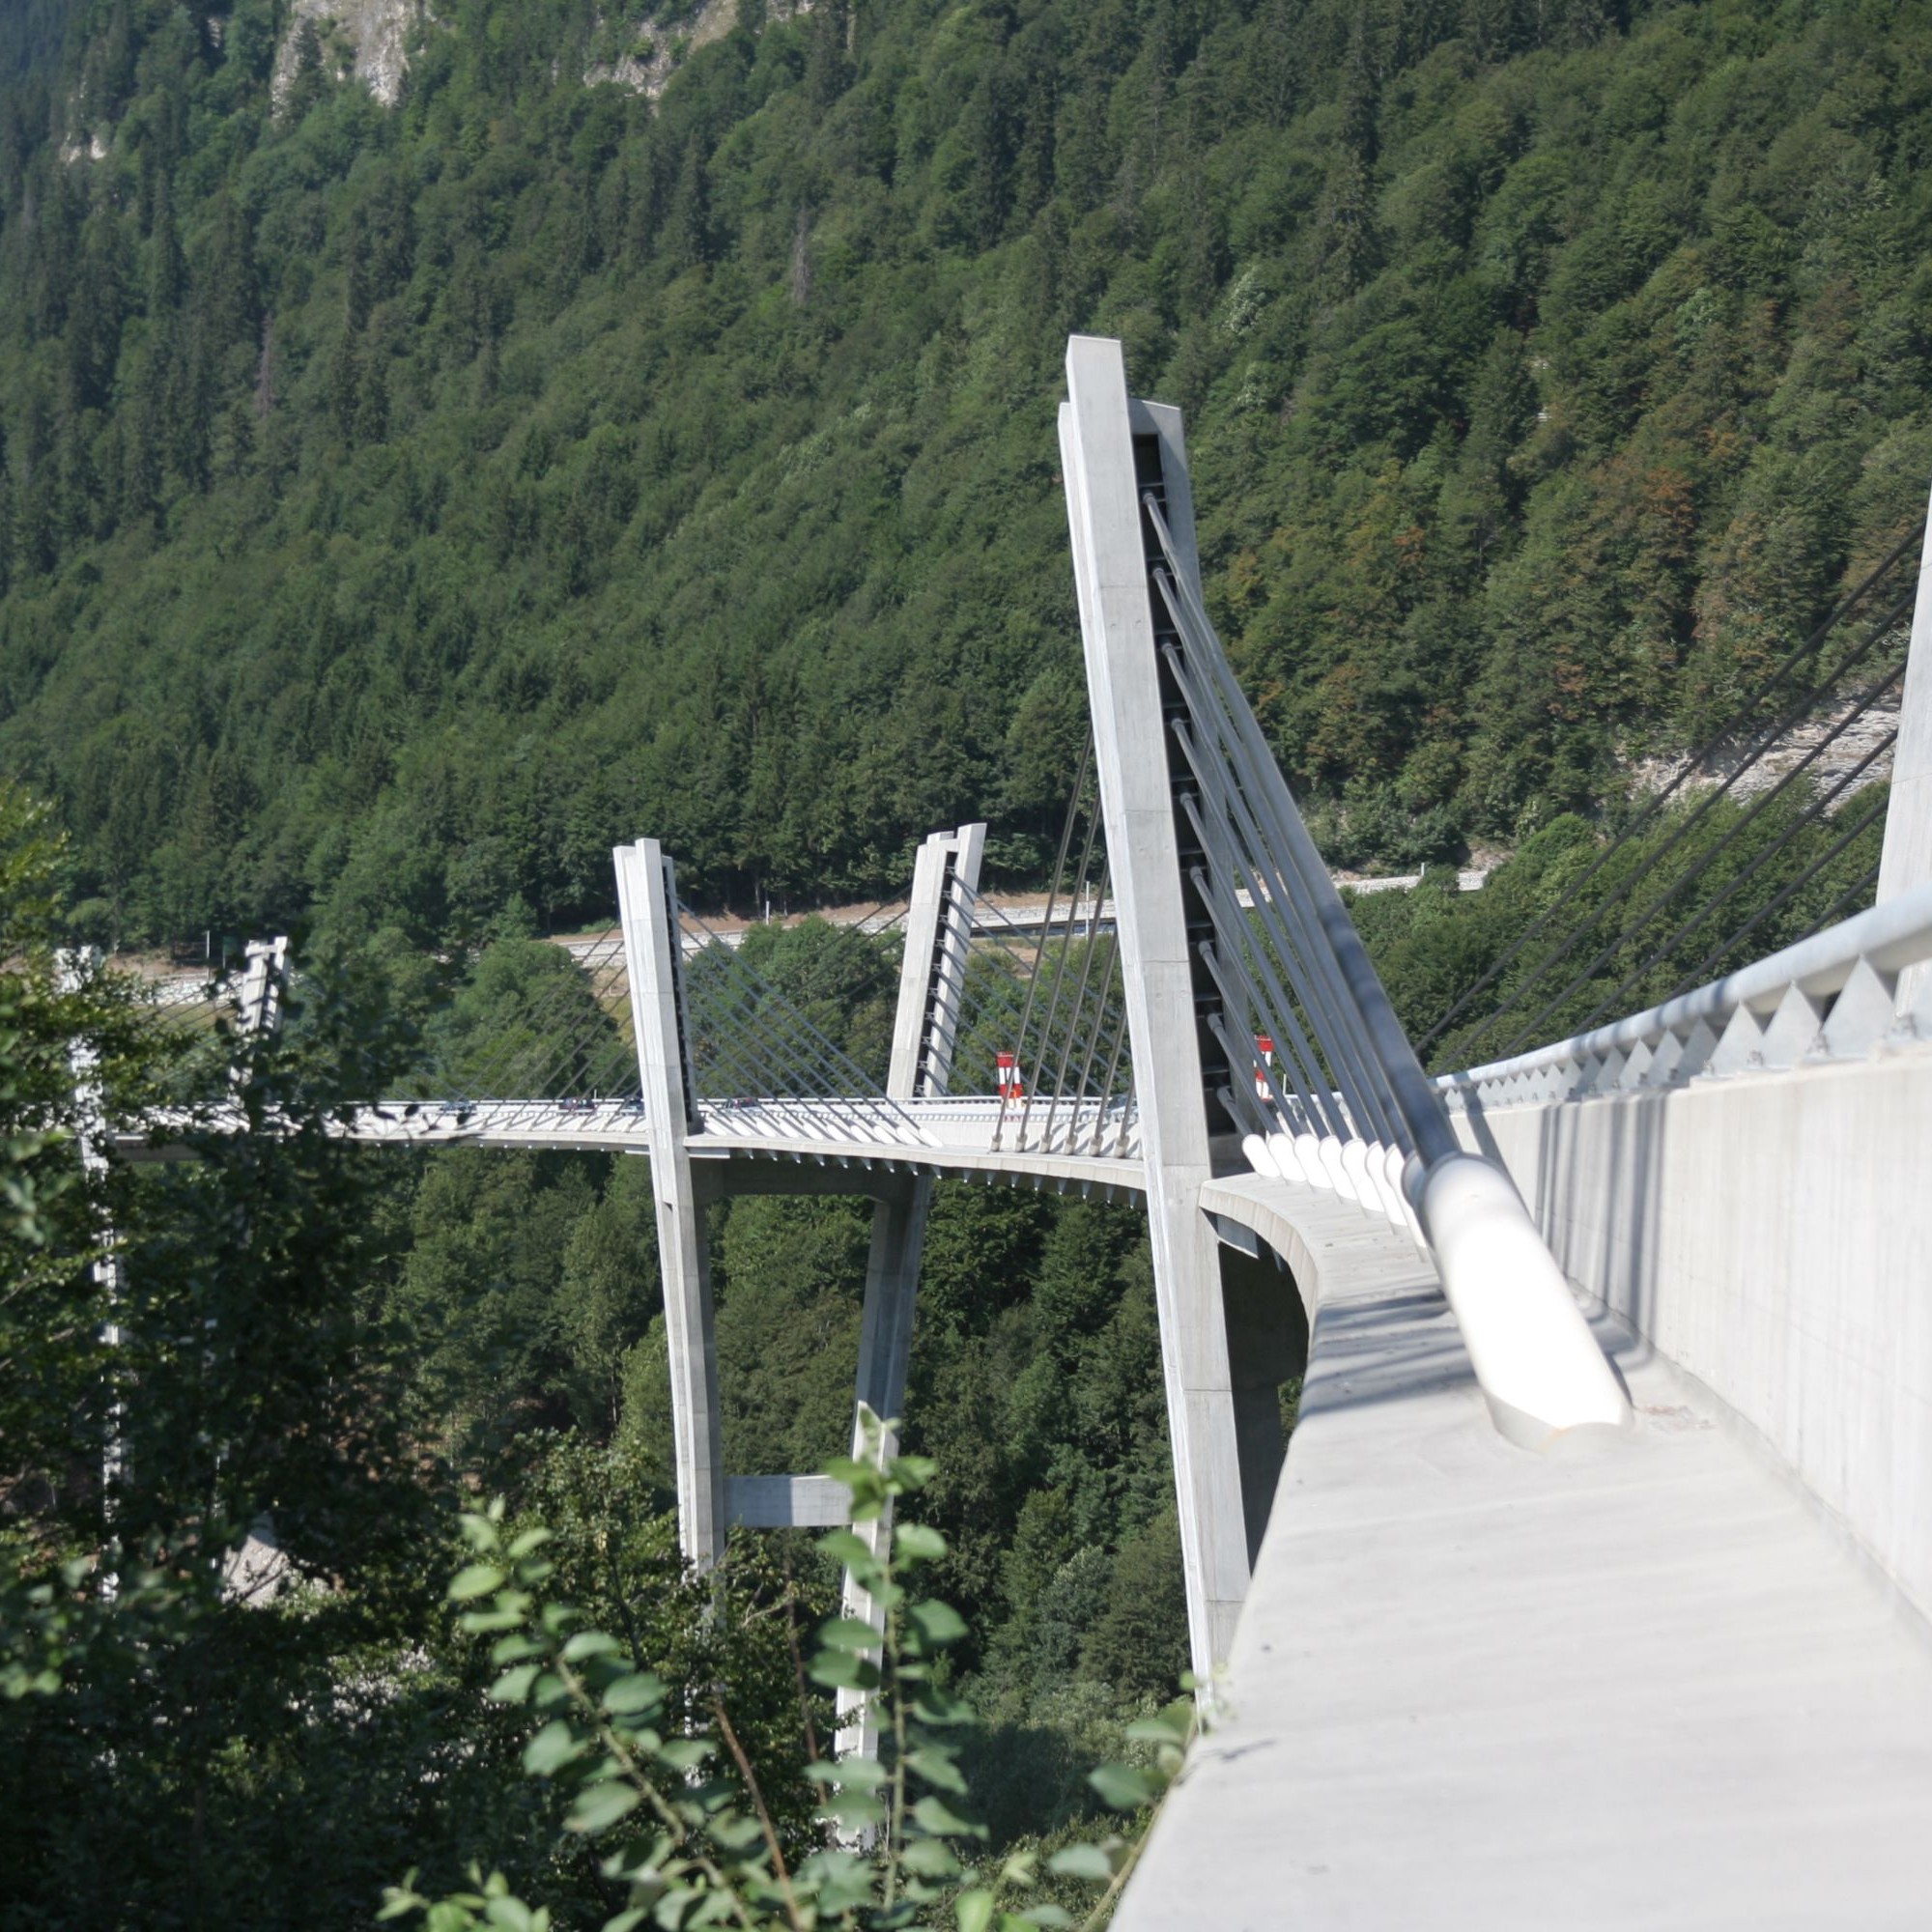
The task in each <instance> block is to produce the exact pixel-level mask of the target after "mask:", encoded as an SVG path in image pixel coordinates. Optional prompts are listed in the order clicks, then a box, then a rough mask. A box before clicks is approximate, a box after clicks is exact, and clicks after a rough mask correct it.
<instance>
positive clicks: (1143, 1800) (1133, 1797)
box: [1087, 1764, 1154, 1811]
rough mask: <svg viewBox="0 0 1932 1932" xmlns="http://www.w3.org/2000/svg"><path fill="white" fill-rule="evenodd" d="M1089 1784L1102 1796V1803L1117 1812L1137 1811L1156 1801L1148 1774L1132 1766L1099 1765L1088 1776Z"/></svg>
mask: <svg viewBox="0 0 1932 1932" xmlns="http://www.w3.org/2000/svg"><path fill="white" fill-rule="evenodd" d="M1087 1782H1088V1783H1089V1784H1091V1785H1092V1786H1093V1787H1094V1790H1095V1791H1097V1792H1098V1793H1099V1794H1100V1802H1101V1803H1102V1804H1110V1805H1112V1806H1113V1808H1114V1809H1115V1810H1116V1811H1137V1810H1139V1809H1140V1807H1141V1806H1142V1805H1143V1804H1152V1803H1153V1800H1154V1789H1153V1786H1152V1784H1151V1783H1150V1782H1149V1780H1148V1776H1147V1774H1146V1772H1144V1771H1136V1770H1135V1769H1134V1767H1133V1766H1132V1765H1130V1764H1103V1765H1097V1766H1095V1768H1094V1770H1092V1771H1090V1772H1089V1773H1088V1774H1087Z"/></svg>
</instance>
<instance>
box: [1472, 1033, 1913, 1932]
mask: <svg viewBox="0 0 1932 1932" xmlns="http://www.w3.org/2000/svg"><path fill="white" fill-rule="evenodd" d="M1457 1128H1458V1131H1459V1132H1460V1133H1462V1134H1463V1137H1464V1138H1465V1140H1466V1141H1467V1142H1468V1144H1469V1145H1471V1146H1481V1147H1484V1148H1486V1149H1488V1150H1491V1151H1494V1152H1496V1153H1498V1154H1500V1156H1501V1157H1502V1159H1503V1160H1504V1162H1505V1163H1506V1164H1507V1166H1508V1167H1509V1169H1510V1172H1511V1173H1512V1174H1513V1175H1514V1176H1515V1178H1516V1181H1517V1184H1518V1186H1519V1187H1520V1189H1521V1191H1522V1195H1523V1198H1524V1200H1525V1201H1527V1202H1528V1203H1529V1205H1530V1208H1531V1210H1532V1212H1533V1213H1534V1214H1535V1216H1536V1218H1537V1222H1538V1225H1539V1226H1540V1227H1541V1228H1542V1229H1543V1231H1544V1234H1545V1236H1547V1238H1548V1241H1549V1245H1550V1248H1551V1251H1552V1252H1553V1253H1554V1254H1555V1256H1556V1258H1557V1261H1558V1262H1559V1264H1561V1265H1562V1267H1563V1269H1564V1272H1565V1273H1566V1274H1567V1275H1568V1276H1569V1277H1570V1279H1571V1280H1572V1281H1573V1282H1576V1283H1577V1285H1578V1286H1579V1287H1581V1288H1583V1289H1584V1290H1586V1291H1587V1292H1588V1293H1590V1294H1591V1295H1593V1296H1595V1297H1596V1298H1597V1299H1599V1300H1601V1301H1602V1302H1604V1303H1605V1305H1606V1306H1607V1307H1608V1308H1609V1309H1611V1310H1612V1311H1613V1312H1614V1313H1615V1314H1617V1315H1618V1316H1620V1317H1622V1318H1623V1319H1624V1320H1626V1321H1629V1322H1630V1323H1631V1325H1632V1326H1633V1327H1634V1328H1635V1329H1636V1330H1637V1331H1638V1332H1639V1333H1641V1334H1643V1335H1645V1336H1647V1337H1648V1338H1649V1339H1650V1340H1651V1341H1652V1342H1654V1343H1655V1344H1656V1346H1657V1347H1658V1349H1659V1350H1662V1352H1663V1353H1664V1354H1665V1355H1667V1356H1669V1357H1670V1359H1671V1360H1673V1361H1675V1362H1677V1363H1678V1364H1680V1365H1681V1366H1682V1367H1683V1368H1685V1369H1687V1370H1688V1371H1690V1373H1691V1374H1692V1375H1694V1376H1696V1377H1697V1378H1699V1380H1700V1381H1702V1382H1704V1383H1705V1384H1707V1385H1708V1386H1709V1387H1710V1389H1711V1390H1712V1391H1713V1392H1714V1393H1715V1394H1716V1395H1717V1396H1719V1398H1720V1399H1721V1400H1722V1401H1723V1402H1725V1403H1726V1404H1728V1405H1729V1406H1731V1407H1732V1408H1733V1409H1735V1410H1736V1411H1737V1412H1738V1414H1739V1415H1740V1416H1741V1417H1742V1418H1743V1419H1744V1420H1745V1421H1746V1422H1747V1424H1748V1425H1749V1426H1750V1427H1751V1428H1752V1429H1754V1430H1756V1431H1757V1432H1759V1433H1760V1434H1761V1435H1762V1436H1763V1437H1764V1439H1765V1441H1766V1442H1767V1444H1768V1445H1769V1446H1770V1447H1771V1448H1772V1449H1773V1450H1774V1451H1775V1452H1776V1454H1777V1455H1778V1456H1779V1457H1780V1458H1782V1459H1783V1460H1784V1461H1785V1462H1786V1463H1789V1464H1790V1465H1791V1467H1792V1468H1793V1469H1794V1470H1795V1471H1796V1473H1797V1474H1798V1475H1799V1477H1801V1478H1802V1480H1803V1481H1804V1484H1805V1485H1806V1487H1807V1488H1808V1489H1810V1490H1811V1491H1812V1492H1814V1493H1815V1494H1816V1495H1817V1497H1818V1498H1819V1499H1820V1501H1821V1502H1823V1503H1824V1504H1825V1505H1826V1506H1827V1507H1828V1508H1829V1509H1830V1510H1832V1511H1833V1512H1834V1513H1835V1514H1836V1515H1837V1516H1838V1517H1839V1518H1841V1519H1842V1520H1844V1522H1845V1523H1846V1524H1847V1525H1848V1526H1849V1528H1850V1530H1851V1531H1852V1532H1853V1534H1854V1535H1855V1536H1856V1537H1857V1538H1858V1539H1859V1541H1860V1542H1861V1543H1862V1544H1863V1545H1864V1546H1865V1548H1867V1549H1868V1550H1869V1551H1870V1552H1871V1553H1872V1555H1873V1556H1874V1557H1875V1558H1876V1560H1877V1561H1878V1563H1879V1564H1880V1565H1881V1566H1882V1567H1883V1568H1884V1569H1885V1571H1886V1572H1887V1573H1888V1574H1889V1576H1890V1577H1892V1578H1893V1579H1894V1580H1895V1582H1896V1584H1897V1586H1898V1588H1899V1589H1900V1590H1901V1591H1902V1592H1903V1593H1904V1594H1905V1596H1906V1597H1907V1598H1908V1599H1909V1600H1910V1601H1911V1602H1912V1603H1913V1604H1915V1605H1917V1606H1918V1609H1919V1610H1920V1611H1922V1612H1925V1613H1927V1614H1928V1615H1932V1045H1927V1044H1923V1043H1920V1044H1915V1045H1909V1046H1904V1047H1901V1048H1899V1049H1897V1050H1895V1051H1891V1052H1881V1053H1880V1054H1878V1055H1877V1056H1875V1057H1873V1058H1870V1059H1867V1060H1863V1061H1854V1062H1834V1063H1830V1064H1825V1065H1801V1066H1797V1067H1794V1068H1792V1069H1790V1070H1789V1071H1786V1072H1781V1073H1760V1074H1755V1075H1749V1074H1746V1075H1740V1076H1738V1077H1735V1078H1731V1079H1705V1080H1699V1081H1696V1082H1694V1083H1692V1084H1691V1085H1690V1086H1688V1087H1684V1088H1680V1089H1676V1090H1668V1089H1666V1090H1662V1091H1644V1090H1637V1091H1634V1092H1631V1093H1627V1094H1610V1095H1605V1096H1603V1097H1601V1098H1596V1099H1589V1100H1577V1101H1569V1102H1560V1103H1557V1104H1554V1105H1548V1106H1539V1107H1511V1108H1491V1109H1489V1110H1487V1111H1485V1112H1483V1113H1481V1114H1480V1115H1479V1116H1477V1117H1475V1118H1473V1119H1459V1120H1458V1122H1457ZM1928 1822H1932V1821H1928ZM1927 1923H1928V1924H1932V1917H1928V1919H1927Z"/></svg>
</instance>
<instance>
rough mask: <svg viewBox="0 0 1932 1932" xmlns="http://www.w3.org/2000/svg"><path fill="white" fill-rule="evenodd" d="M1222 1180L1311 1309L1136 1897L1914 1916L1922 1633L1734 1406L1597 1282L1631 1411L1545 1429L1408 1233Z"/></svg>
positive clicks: (1420, 1912)
mask: <svg viewBox="0 0 1932 1932" xmlns="http://www.w3.org/2000/svg"><path fill="white" fill-rule="evenodd" d="M1204 1205H1206V1206H1208V1207H1210V1208H1213V1209H1214V1210H1215V1211H1216V1212H1217V1213H1218V1214H1219V1216H1220V1217H1221V1218H1222V1219H1223V1220H1224V1221H1227V1220H1236V1221H1239V1222H1241V1223H1243V1224H1244V1225H1246V1226H1249V1227H1252V1228H1254V1229H1255V1230H1256V1231H1257V1232H1258V1233H1260V1234H1261V1235H1262V1236H1263V1237H1264V1238H1265V1239H1267V1240H1268V1241H1270V1242H1271V1243H1272V1244H1274V1245H1275V1246H1276V1247H1277V1249H1278V1251H1279V1252H1281V1253H1282V1254H1283V1255H1284V1256H1286V1257H1287V1258H1288V1259H1289V1260H1290V1261H1291V1263H1292V1264H1293V1266H1294V1268H1295V1271H1296V1274H1297V1277H1298V1278H1299V1279H1300V1281H1301V1283H1302V1286H1303V1289H1304V1292H1305V1293H1309V1294H1310V1295H1311V1297H1312V1298H1313V1299H1315V1301H1316V1302H1317V1314H1316V1319H1315V1326H1314V1335H1313V1342H1312V1348H1311V1354H1310V1361H1309V1367H1308V1374H1307V1380H1306V1385H1305V1390H1304V1395H1303V1400H1302V1406H1301V1412H1300V1421H1299V1423H1298V1425H1297V1428H1296V1430H1295V1435H1294V1438H1293V1445H1292V1448H1291V1451H1290V1455H1289V1459H1288V1463H1287V1466H1286V1469H1285V1472H1284V1475H1283V1479H1282V1484H1281V1487H1280V1489H1279V1491H1278V1492H1277V1495H1276V1499H1275V1506H1274V1510H1273V1514H1272V1518H1271V1520H1270V1521H1269V1525H1268V1529H1267V1534H1266V1537H1265V1540H1264V1544H1263V1547H1262V1551H1261V1555H1260V1558H1259V1562H1258V1564H1257V1568H1256V1574H1255V1580H1254V1586H1253V1589H1252V1591H1251V1593H1250V1596H1249V1600H1248V1605H1247V1608H1246V1610H1245V1611H1244V1613H1243V1617H1242V1621H1241V1624H1240V1628H1239V1631H1238V1634H1237V1635H1236V1640H1235V1644H1234V1647H1233V1652H1232V1656H1231V1659H1230V1663H1229V1668H1228V1672H1227V1675H1226V1679H1225V1683H1224V1685H1223V1687H1222V1691H1221V1704H1222V1712H1221V1715H1220V1717H1219V1718H1218V1719H1217V1720H1216V1721H1215V1723H1214V1726H1213V1728H1212V1730H1211V1731H1210V1732H1209V1734H1208V1737H1207V1738H1206V1740H1205V1741H1204V1742H1203V1743H1202V1744H1201V1745H1199V1746H1197V1747H1196V1749H1195V1752H1194V1754H1193V1757H1192V1761H1191V1766H1190V1770H1189V1773H1188V1775H1187V1776H1186V1777H1185V1778H1184V1780H1183V1781H1182V1782H1181V1783H1180V1785H1179V1787H1178V1788H1177V1789H1176V1791H1175V1792H1174V1793H1173V1794H1172V1796H1171V1798H1170V1800H1169V1804H1168V1808H1167V1810H1166V1811H1165V1812H1164V1814H1163V1815H1162V1817H1161V1820H1160V1822H1159V1824H1158V1827H1157V1828H1156V1830H1155V1833H1154V1834H1153V1837H1152V1840H1151V1844H1150V1846H1149V1848H1148V1851H1147V1853H1146V1855H1145V1858H1144V1860H1143V1862H1142V1865H1141V1868H1140V1870H1139V1871H1138V1873H1137V1874H1136V1878H1135V1882H1134V1884H1133V1885H1132V1887H1131V1888H1129V1889H1128V1892H1127V1895H1126V1899H1125V1902H1124V1904H1123V1906H1122V1911H1121V1913H1120V1916H1119V1918H1117V1919H1116V1921H1115V1922H1116V1924H1117V1926H1118V1927H1120V1928H1122V1932H1153V1928H1157V1927H1158V1928H1166V1927H1170V1926H1175V1925H1183V1924H1186V1925H1194V1924H1198V1925H1210V1924H1211V1925H1216V1926H1227V1927H1253V1928H1262V1927H1270V1926H1276V1925H1320V1926H1378V1927H1379V1926H1391V1927H1393V1926H1422V1925H1427V1926H1431V1927H1459V1926H1465V1925H1466V1926H1471V1927H1474V1926H1483V1927H1486V1928H1489V1927H1497V1926H1512V1927H1515V1926H1520V1927H1525V1928H1528V1927H1537V1928H1543V1927H1552V1926H1562V1927H1565V1928H1574V1927H1593V1926H1599V1925H1601V1926H1605V1927H1610V1926H1616V1927H1619V1928H1624V1927H1629V1926H1631V1925H1662V1924H1669V1925H1680V1926H1693V1925H1694V1926H1737V1927H1740V1928H1742V1927H1750V1928H1753V1932H1763V1928H1766V1927H1771V1926H1807V1927H1808V1926H1818V1925H1826V1924H1832V1925H1859V1926H1862V1927H1874V1926H1899V1927H1904V1926H1907V1925H1910V1926H1915V1927H1917V1926H1922V1925H1923V1924H1924V1923H1925V1916H1924V1913H1925V1874H1924V1854H1923V1833H1924V1827H1925V1824H1926V1821H1927V1820H1928V1819H1932V1644H1928V1643H1927V1642H1926V1640H1925V1633H1924V1628H1923V1626H1922V1624H1920V1623H1919V1622H1918V1619H1917V1617H1916V1615H1915V1613H1913V1612H1912V1611H1910V1610H1909V1609H1906V1608H1902V1607H1900V1606H1899V1605H1898V1603H1897V1598H1896V1593H1895V1592H1889V1591H1888V1589H1887V1588H1886V1587H1885V1585H1884V1582H1883V1579H1882V1578H1881V1577H1879V1575H1878V1573H1877V1571H1876V1568H1875V1566H1873V1565H1871V1564H1870V1563H1869V1561H1868V1560H1867V1559H1865V1558H1863V1557H1861V1556H1860V1555H1858V1554H1857V1553H1855V1550H1854V1548H1853V1545H1852V1540H1851V1538H1850V1537H1849V1536H1848V1535H1847V1534H1845V1533H1844V1532H1843V1530H1842V1529H1840V1528H1838V1527H1837V1526H1836V1525H1835V1523H1834V1521H1833V1520H1832V1519H1829V1518H1828V1517H1827V1515H1826V1513H1825V1512H1824V1511H1823V1510H1822V1509H1821V1508H1820V1507H1819V1505H1818V1504H1817V1503H1816V1501H1815V1500H1814V1499H1812V1498H1811V1497H1810V1496H1809V1495H1808V1494H1807V1492H1805V1491H1804V1489H1803V1488H1802V1487H1801V1486H1800V1485H1799V1484H1798V1483H1797V1482H1796V1481H1795V1480H1794V1479H1793V1478H1792V1477H1791V1476H1790V1475H1789V1474H1788V1473H1787V1472H1786V1471H1785V1469H1784V1467H1783V1465H1782V1464H1781V1463H1778V1462H1777V1461H1776V1459H1775V1458H1773V1457H1772V1456H1771V1455H1770V1454H1769V1453H1768V1451H1767V1450H1765V1448H1764V1447H1763V1446H1762V1444H1761V1442H1760V1441H1759V1439H1758V1438H1757V1437H1756V1436H1755V1435H1753V1434H1752V1433H1751V1432H1749V1431H1747V1429H1746V1428H1745V1427H1744V1426H1743V1425H1742V1424H1741V1423H1740V1422H1739V1420H1738V1419H1737V1418H1736V1417H1735V1416H1734V1414H1733V1413H1732V1411H1731V1410H1730V1409H1729V1408H1728V1407H1727V1406H1725V1405H1724V1404H1723V1403H1722V1402H1720V1401H1719V1399H1718V1398H1717V1397H1715V1396H1714V1395H1713V1394H1712V1393H1711V1392H1710V1390H1709V1389H1707V1388H1705V1387H1704V1386H1703V1385H1702V1384H1701V1383H1699V1382H1697V1381H1695V1380H1694V1379H1693V1378H1690V1377H1689V1376H1687V1375H1685V1374H1683V1373H1682V1372H1680V1371H1679V1370H1677V1369H1675V1368H1674V1367H1673V1366H1672V1365H1671V1364H1670V1363H1668V1362H1667V1361H1666V1360H1664V1359H1663V1358H1662V1356H1661V1355H1659V1354H1658V1353H1657V1352H1656V1351H1655V1350H1654V1349H1652V1348H1651V1347H1650V1345H1649V1344H1647V1343H1645V1342H1642V1341H1641V1340H1639V1339H1638V1338H1636V1337H1635V1336H1634V1333H1633V1332H1632V1331H1631V1330H1629V1329H1628V1328H1625V1327H1623V1326H1622V1325H1620V1324H1619V1323H1616V1322H1615V1321H1612V1320H1610V1319H1609V1318H1607V1317H1604V1316H1600V1317H1599V1318H1598V1320H1597V1321H1596V1324H1595V1325H1596V1328H1597V1332H1598V1335H1599V1339H1600V1340H1601V1341H1602V1342H1603V1344H1604V1346H1605V1350H1607V1351H1608V1353H1609V1354H1610V1355H1611V1357H1612V1359H1613V1360H1614V1361H1615V1362H1616V1364H1617V1367H1618V1370H1619V1372H1620V1373H1621V1375H1622V1376H1623V1377H1624V1378H1625V1380H1626V1382H1627V1384H1628V1386H1629V1389H1630V1392H1631V1395H1632V1398H1633V1401H1634V1406H1635V1409H1636V1427H1635V1429H1634V1433H1632V1434H1620V1433H1611V1432H1607V1431H1606V1432H1587V1431H1579V1432H1574V1433H1573V1434H1572V1435H1569V1436H1567V1437H1565V1438H1563V1439H1561V1440H1560V1441H1559V1442H1558V1444H1557V1445H1556V1446H1555V1447H1553V1448H1552V1449H1550V1450H1548V1451H1546V1452H1544V1453H1542V1454H1537V1455H1531V1454H1525V1453H1523V1452H1522V1451H1520V1450H1519V1449H1516V1448H1514V1447H1512V1446H1511V1445H1510V1444H1509V1443H1507V1442H1506V1441H1504V1440H1503V1438H1502V1437H1501V1436H1499V1435H1497V1434H1496V1432H1495V1431H1494V1430H1493V1429H1492V1428H1490V1427H1489V1426H1488V1421H1487V1417H1486V1415H1485V1412H1484V1403H1483V1397H1482V1394H1481V1392H1480V1390H1479V1389H1478V1387H1477V1385H1476V1382H1475V1380H1474V1378H1473V1376H1472V1374H1471V1371H1470V1368H1469V1363H1468V1358H1467V1355H1466V1354H1465V1352H1464V1350H1463V1344H1462V1340H1461V1337H1460V1335H1459V1332H1458V1330H1457V1327H1456V1324H1455V1322H1454V1321H1453V1320H1452V1319H1451V1317H1450V1315H1449V1312H1448V1309H1447V1306H1446V1304H1445V1303H1444V1301H1443V1300H1442V1297H1441V1295H1440V1293H1439V1291H1438V1289H1437V1287H1436V1283H1435V1277H1434V1274H1433V1272H1432V1271H1431V1269H1430V1267H1429V1265H1428V1264H1426V1263H1424V1262H1421V1261H1419V1260H1418V1259H1417V1258H1416V1255H1415V1252H1414V1250H1413V1249H1412V1248H1410V1247H1408V1246H1407V1244H1406V1243H1404V1242H1402V1241H1401V1239H1400V1237H1399V1236H1395V1235H1394V1234H1393V1233H1392V1232H1389V1231H1385V1230H1383V1229H1381V1228H1378V1227H1377V1226H1375V1225H1374V1224H1372V1223H1370V1222H1368V1221H1366V1220H1365V1219H1364V1217H1363V1216H1361V1215H1360V1214H1359V1213H1357V1212H1353V1211H1351V1210H1350V1208H1348V1206H1347V1204H1344V1203H1339V1202H1337V1201H1335V1200H1334V1199H1333V1197H1331V1196H1326V1195H1321V1194H1318V1193H1315V1192H1313V1191H1312V1190H1309V1189H1306V1188H1301V1187H1297V1186H1294V1185H1293V1184H1291V1183H1287V1182H1268V1181H1262V1180H1254V1181H1247V1182H1240V1181H1230V1182H1223V1183H1219V1184H1217V1186H1216V1187H1214V1188H1213V1189H1210V1190H1209V1194H1208V1196H1207V1197H1204Z"/></svg>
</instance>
